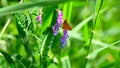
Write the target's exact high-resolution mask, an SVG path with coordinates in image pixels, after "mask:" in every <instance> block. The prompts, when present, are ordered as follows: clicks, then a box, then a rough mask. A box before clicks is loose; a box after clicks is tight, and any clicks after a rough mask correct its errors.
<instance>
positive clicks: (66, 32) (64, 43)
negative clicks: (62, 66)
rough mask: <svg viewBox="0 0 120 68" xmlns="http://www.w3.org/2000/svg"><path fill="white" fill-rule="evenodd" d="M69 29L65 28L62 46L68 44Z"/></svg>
mask: <svg viewBox="0 0 120 68" xmlns="http://www.w3.org/2000/svg"><path fill="white" fill-rule="evenodd" d="M68 37H69V36H68V30H64V34H63V36H62V37H61V39H60V41H61V43H62V44H61V48H63V47H64V46H65V45H66V40H67V38H68Z"/></svg>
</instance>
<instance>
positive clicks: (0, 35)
mask: <svg viewBox="0 0 120 68" xmlns="http://www.w3.org/2000/svg"><path fill="white" fill-rule="evenodd" d="M10 20H11V19H10V18H8V20H7V22H6V24H5V26H4V27H3V29H2V31H1V33H0V39H1V37H2V35H3V33H4V32H5V30H6V28H7V27H8V25H9V23H10Z"/></svg>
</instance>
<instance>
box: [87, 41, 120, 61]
mask: <svg viewBox="0 0 120 68" xmlns="http://www.w3.org/2000/svg"><path fill="white" fill-rule="evenodd" d="M118 43H120V40H118V41H116V42H114V43H112V44H110V45H106V46H104V47H102V48H100V49H97V50H95V51H94V52H93V53H91V54H89V55H88V56H87V57H89V59H93V58H95V57H96V56H97V54H99V53H100V52H101V51H103V50H105V49H107V48H110V47H111V46H113V45H116V44H118Z"/></svg>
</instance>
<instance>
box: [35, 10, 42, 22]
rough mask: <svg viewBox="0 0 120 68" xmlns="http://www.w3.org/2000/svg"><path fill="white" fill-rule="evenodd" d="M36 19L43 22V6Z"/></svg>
mask: <svg viewBox="0 0 120 68" xmlns="http://www.w3.org/2000/svg"><path fill="white" fill-rule="evenodd" d="M36 19H37V20H38V21H39V22H40V24H42V8H40V10H39V16H37V18H36Z"/></svg>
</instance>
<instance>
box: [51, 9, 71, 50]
mask: <svg viewBox="0 0 120 68" xmlns="http://www.w3.org/2000/svg"><path fill="white" fill-rule="evenodd" d="M57 12H58V17H57V21H56V24H55V25H54V26H52V29H53V33H54V34H53V35H54V36H56V35H57V34H58V31H59V28H60V26H61V24H62V23H63V13H62V11H60V10H57ZM68 37H69V36H68V30H63V36H62V37H61V39H60V41H61V48H63V47H64V46H65V45H66V40H67V38H68Z"/></svg>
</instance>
